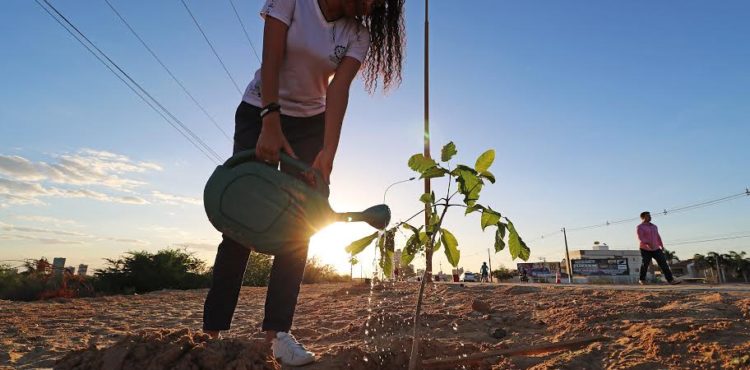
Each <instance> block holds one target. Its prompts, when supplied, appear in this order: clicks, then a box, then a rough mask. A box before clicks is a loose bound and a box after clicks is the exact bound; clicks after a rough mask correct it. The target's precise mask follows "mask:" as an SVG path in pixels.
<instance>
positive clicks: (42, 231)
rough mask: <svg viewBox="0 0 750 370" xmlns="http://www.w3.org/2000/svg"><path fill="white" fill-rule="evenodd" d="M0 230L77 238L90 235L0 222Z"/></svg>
mask: <svg viewBox="0 0 750 370" xmlns="http://www.w3.org/2000/svg"><path fill="white" fill-rule="evenodd" d="M0 230H4V231H17V232H25V233H39V234H54V235H64V236H78V237H89V236H90V235H87V234H83V233H79V232H74V231H63V230H54V229H43V228H38V227H26V226H14V225H10V224H6V223H3V222H0Z"/></svg>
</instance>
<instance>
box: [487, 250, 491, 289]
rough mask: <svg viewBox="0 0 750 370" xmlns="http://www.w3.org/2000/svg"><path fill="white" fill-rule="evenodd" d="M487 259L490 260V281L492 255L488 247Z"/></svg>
mask: <svg viewBox="0 0 750 370" xmlns="http://www.w3.org/2000/svg"><path fill="white" fill-rule="evenodd" d="M487 260H488V261H489V262H490V283H491V282H492V255H491V254H490V249H489V248H487Z"/></svg>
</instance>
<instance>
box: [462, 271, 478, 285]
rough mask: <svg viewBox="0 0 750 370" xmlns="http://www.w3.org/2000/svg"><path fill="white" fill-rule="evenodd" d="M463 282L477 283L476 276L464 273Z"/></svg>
mask: <svg viewBox="0 0 750 370" xmlns="http://www.w3.org/2000/svg"><path fill="white" fill-rule="evenodd" d="M464 282H466V283H469V282H471V283H476V282H477V275H476V274H474V273H473V272H468V271H467V272H464Z"/></svg>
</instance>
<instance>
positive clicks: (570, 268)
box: [562, 227, 573, 284]
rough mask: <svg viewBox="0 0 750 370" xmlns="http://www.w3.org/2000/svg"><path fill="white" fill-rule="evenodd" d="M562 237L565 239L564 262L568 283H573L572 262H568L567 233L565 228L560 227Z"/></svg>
mask: <svg viewBox="0 0 750 370" xmlns="http://www.w3.org/2000/svg"><path fill="white" fill-rule="evenodd" d="M562 232H563V238H564V239H565V264H566V265H567V268H568V284H573V263H572V262H570V253H569V252H568V234H567V233H566V232H565V228H564V227H563V228H562Z"/></svg>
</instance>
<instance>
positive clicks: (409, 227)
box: [401, 222, 422, 234]
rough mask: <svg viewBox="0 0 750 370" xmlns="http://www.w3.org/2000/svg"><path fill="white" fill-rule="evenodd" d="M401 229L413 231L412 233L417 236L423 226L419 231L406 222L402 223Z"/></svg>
mask: <svg viewBox="0 0 750 370" xmlns="http://www.w3.org/2000/svg"><path fill="white" fill-rule="evenodd" d="M401 227H403V228H404V229H407V230H411V232H413V233H415V234H416V233H418V232H419V230H421V229H422V226H420V227H419V229H417V228H416V227H414V226H411V225H409V224H407V223H406V222H404V223H402V224H401Z"/></svg>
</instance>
